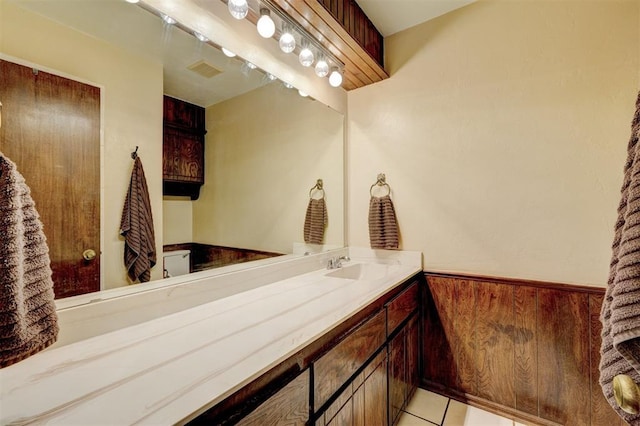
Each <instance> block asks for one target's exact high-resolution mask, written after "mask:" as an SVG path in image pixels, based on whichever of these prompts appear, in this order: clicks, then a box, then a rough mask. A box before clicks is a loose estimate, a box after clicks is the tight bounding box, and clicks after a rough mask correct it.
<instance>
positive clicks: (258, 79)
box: [0, 0, 475, 107]
mask: <svg viewBox="0 0 640 426" xmlns="http://www.w3.org/2000/svg"><path fill="white" fill-rule="evenodd" d="M0 1H2V0H0ZM14 1H15V0H14ZM473 1H475V0H357V2H358V4H359V5H360V7H361V8H362V9H363V10H364V12H365V13H366V14H367V16H368V17H369V19H371V20H372V22H373V23H374V24H375V26H376V27H377V28H378V30H379V31H380V32H381V33H382V35H383V36H385V37H386V36H389V35H391V34H394V33H396V32H398V31H402V30H404V29H406V28H409V27H412V26H414V25H417V24H419V23H422V22H425V21H427V20H429V19H433V18H435V17H437V16H440V15H442V14H445V13H447V12H449V11H451V10H454V9H457V8H459V7H462V6H464V5H467V4H469V3H471V2H473ZM16 3H17V4H19V5H20V6H22V7H25V8H27V9H30V10H31V11H33V12H35V13H38V14H41V15H44V16H46V17H47V18H49V19H53V20H55V21H58V22H59V23H61V24H63V25H65V26H69V27H72V28H75V29H76V30H78V31H80V32H83V33H85V34H88V35H90V36H93V37H97V38H99V39H101V40H103V41H106V42H107V43H110V44H113V45H116V46H118V47H120V48H123V49H125V50H127V51H129V52H130V53H133V54H135V55H139V56H142V57H146V58H147V59H149V60H152V61H155V62H159V63H161V64H162V66H163V70H164V84H165V87H164V90H165V93H166V94H168V95H170V96H174V97H177V98H180V99H184V100H188V101H189V102H192V103H195V104H197V105H201V106H205V107H206V106H209V105H212V104H215V103H218V102H221V101H223V100H226V99H229V98H232V97H235V96H237V95H240V94H242V93H245V92H248V91H250V90H253V89H255V88H257V87H260V86H261V85H264V84H266V83H267V82H266V81H265V79H264V74H262V73H259V72H250V71H248V70H246V69H243V62H242V61H238V60H236V59H229V58H227V57H226V56H224V55H222V53H221V52H220V51H219V50H217V49H216V48H214V47H212V46H210V45H207V44H205V43H199V42H198V41H197V40H196V39H195V38H194V37H193V36H192V35H191V34H187V33H185V32H183V31H181V30H179V29H178V28H172V27H167V26H166V25H163V23H162V21H161V20H160V19H159V18H158V17H157V16H154V15H153V14H151V13H149V12H147V11H145V10H143V9H142V8H140V7H137V6H136V5H131V4H129V3H126V2H124V1H114V0H92V1H77V0H56V1H51V0H19V1H16ZM105 17H109V19H105ZM201 62H205V63H206V64H208V65H211V66H212V67H213V68H214V69H217V70H218V71H220V73H219V74H217V75H214V76H213V77H210V78H207V77H203V76H202V75H199V74H197V73H194V72H192V71H189V70H188V69H189V68H190V67H193V66H194V65H198V64H199V63H201ZM209 70H211V69H210V68H209Z"/></svg>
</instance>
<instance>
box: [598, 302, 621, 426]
mask: <svg viewBox="0 0 640 426" xmlns="http://www.w3.org/2000/svg"><path fill="white" fill-rule="evenodd" d="M603 301H604V294H590V295H589V322H590V328H589V329H590V333H591V336H590V337H591V344H590V349H591V354H590V356H591V370H590V374H591V424H592V425H603V426H625V425H626V424H627V423H626V422H625V421H624V420H622V419H621V418H618V419H612V418H611V412H612V411H611V406H610V405H609V403H608V402H607V399H606V398H605V397H604V394H603V393H602V391H601V389H602V388H601V387H600V369H599V365H598V364H599V362H600V345H601V344H602V336H601V333H602V323H601V322H600V310H601V309H602V302H603Z"/></svg>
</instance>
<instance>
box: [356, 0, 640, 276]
mask: <svg viewBox="0 0 640 426" xmlns="http://www.w3.org/2000/svg"><path fill="white" fill-rule="evenodd" d="M639 9H640V2H638V1H637V0H628V1H595V2H594V1H579V2H577V1H518V2H506V1H480V2H478V3H474V4H471V5H469V6H467V7H464V8H462V9H459V10H457V11H454V12H452V13H450V14H448V15H445V16H442V17H440V18H437V19H435V20H433V21H431V22H427V23H424V24H421V25H419V26H416V27H414V28H411V29H408V30H406V31H403V32H401V33H398V34H396V35H394V36H392V37H389V38H388V39H387V40H386V46H385V47H386V53H387V64H388V68H389V70H390V73H391V78H390V79H388V80H386V81H384V82H381V83H379V84H375V85H372V86H368V87H365V88H362V89H359V90H356V91H352V92H349V98H348V114H349V151H348V155H349V193H348V199H349V222H348V229H349V244H350V245H368V243H369V241H368V228H367V209H368V198H369V195H368V189H369V186H370V185H371V184H372V183H373V182H374V181H375V177H376V174H377V173H379V172H385V173H386V175H387V181H388V182H389V183H390V185H391V186H392V188H393V194H392V196H393V199H394V202H395V206H396V210H397V214H398V220H399V224H400V231H401V234H402V248H404V249H409V250H421V251H422V252H423V253H424V267H425V269H429V270H451V271H460V272H471V273H479V274H489V275H497V276H507V277H519V278H528V279H542V280H551V281H559V282H570V283H578V284H585V285H596V286H602V285H604V283H605V282H606V279H607V274H608V263H609V258H610V255H611V251H610V246H611V241H612V238H613V224H614V220H615V217H616V208H617V204H618V201H619V195H618V194H619V189H620V184H621V180H622V167H623V162H624V160H625V150H626V145H627V141H628V138H629V124H630V122H631V118H632V116H633V113H634V101H635V97H636V95H637V92H638V88H639V86H640V79H639V75H640V72H639V70H640V10H639Z"/></svg>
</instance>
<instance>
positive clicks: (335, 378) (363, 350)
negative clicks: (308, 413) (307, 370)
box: [314, 310, 386, 409]
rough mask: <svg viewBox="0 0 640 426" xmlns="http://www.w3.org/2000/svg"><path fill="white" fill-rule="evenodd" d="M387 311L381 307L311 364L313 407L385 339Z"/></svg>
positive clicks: (354, 370)
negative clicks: (313, 388)
mask: <svg viewBox="0 0 640 426" xmlns="http://www.w3.org/2000/svg"><path fill="white" fill-rule="evenodd" d="M385 322H386V312H385V311H384V310H382V311H380V312H379V313H378V314H377V315H376V316H374V317H373V318H371V319H369V320H368V321H366V322H365V323H364V324H363V325H362V326H360V327H359V328H358V329H357V330H355V331H354V332H353V333H351V334H350V335H348V336H347V337H346V338H345V339H344V340H342V341H341V342H340V343H338V344H337V345H336V346H335V347H334V348H333V349H331V351H329V352H327V353H326V354H325V355H324V356H323V357H322V358H320V359H319V360H318V361H317V362H316V363H315V364H314V378H315V380H314V383H315V385H314V387H315V391H314V407H316V409H317V408H320V407H321V406H322V404H324V403H325V402H326V401H327V399H328V398H329V397H330V396H331V395H333V393H334V392H336V391H337V390H338V388H339V387H340V386H341V385H342V384H343V383H345V382H346V381H347V379H349V378H350V377H351V375H353V374H354V373H355V372H356V371H357V370H358V368H360V367H361V366H362V365H363V364H364V363H365V361H366V360H367V359H368V358H369V357H370V356H371V355H373V354H374V353H375V351H376V350H378V349H379V348H380V347H381V346H382V345H383V344H384V342H385V340H386V330H385Z"/></svg>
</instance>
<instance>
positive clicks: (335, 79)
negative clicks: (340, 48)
mask: <svg viewBox="0 0 640 426" xmlns="http://www.w3.org/2000/svg"><path fill="white" fill-rule="evenodd" d="M329 84H330V85H331V86H333V87H339V86H340V85H341V84H342V74H340V71H338V68H335V67H334V68H333V70H332V71H331V75H329Z"/></svg>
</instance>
